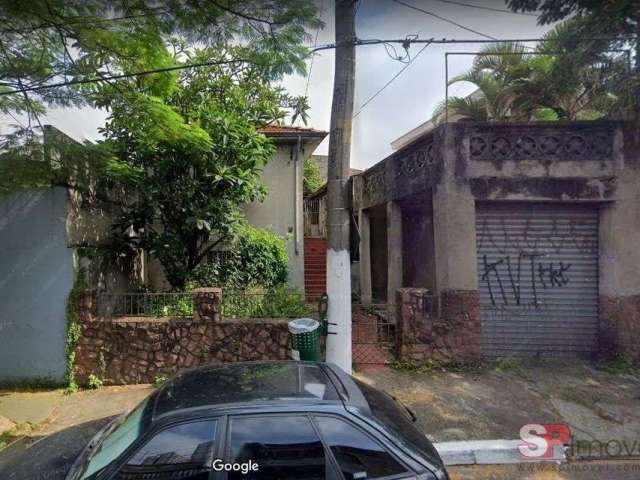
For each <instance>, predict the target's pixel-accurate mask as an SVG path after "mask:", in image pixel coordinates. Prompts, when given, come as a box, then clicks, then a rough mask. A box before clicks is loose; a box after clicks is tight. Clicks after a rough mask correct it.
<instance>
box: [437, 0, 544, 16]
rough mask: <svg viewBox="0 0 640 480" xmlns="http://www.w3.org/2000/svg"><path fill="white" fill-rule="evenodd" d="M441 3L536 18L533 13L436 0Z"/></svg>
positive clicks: (451, 0) (452, 0)
mask: <svg viewBox="0 0 640 480" xmlns="http://www.w3.org/2000/svg"><path fill="white" fill-rule="evenodd" d="M437 1H438V2H442V3H450V4H452V5H460V6H461V7H469V8H477V9H478V10H488V11H490V12H500V13H510V14H511V15H525V16H527V17H538V15H536V14H535V13H526V12H514V11H512V10H505V9H503V8H493V7H484V6H482V5H472V4H470V3H464V2H456V1H454V0H437Z"/></svg>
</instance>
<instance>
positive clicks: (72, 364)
mask: <svg viewBox="0 0 640 480" xmlns="http://www.w3.org/2000/svg"><path fill="white" fill-rule="evenodd" d="M86 288H87V285H86V283H85V279H84V273H83V272H82V271H80V272H78V274H77V276H76V279H75V282H74V284H73V287H72V288H71V291H70V292H69V297H68V298H67V333H66V337H65V344H64V351H65V357H66V363H67V364H66V370H65V377H64V378H65V380H64V384H65V388H66V390H65V391H66V392H67V393H74V392H76V391H78V384H77V382H76V372H75V370H76V346H77V345H78V340H80V335H81V334H82V330H81V328H80V323H79V321H78V308H79V304H78V302H79V300H80V298H81V296H82V292H83V291H84V290H85V289H86Z"/></svg>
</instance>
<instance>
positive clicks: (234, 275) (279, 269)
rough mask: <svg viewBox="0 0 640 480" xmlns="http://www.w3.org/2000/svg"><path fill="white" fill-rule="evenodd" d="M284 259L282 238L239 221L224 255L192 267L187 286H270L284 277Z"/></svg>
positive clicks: (285, 266)
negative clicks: (240, 225) (235, 235)
mask: <svg viewBox="0 0 640 480" xmlns="http://www.w3.org/2000/svg"><path fill="white" fill-rule="evenodd" d="M287 263H288V256H287V249H286V244H285V241H284V239H283V238H281V237H279V236H278V235H276V234H275V233H273V232H271V231H269V230H266V229H261V228H255V227H252V226H251V225H243V226H242V227H241V228H240V230H239V231H238V234H237V237H236V239H235V240H234V241H232V242H231V248H230V249H229V250H228V251H227V252H226V254H225V255H224V256H219V257H217V258H214V259H213V260H212V261H210V262H205V263H203V264H201V265H199V266H198V267H196V269H195V270H194V271H193V272H192V273H191V276H190V282H189V286H190V287H215V286H221V287H223V288H235V289H246V288H248V287H252V286H262V287H266V288H270V287H274V286H277V285H281V284H283V283H285V282H286V281H287Z"/></svg>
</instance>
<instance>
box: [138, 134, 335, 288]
mask: <svg viewBox="0 0 640 480" xmlns="http://www.w3.org/2000/svg"><path fill="white" fill-rule="evenodd" d="M258 131H259V132H260V133H262V134H264V135H266V136H267V137H269V138H270V139H271V140H272V141H273V143H274V145H275V146H276V153H275V155H274V156H273V158H272V159H271V161H270V162H269V163H267V165H266V166H265V167H264V169H263V171H262V174H261V175H260V179H261V181H262V183H263V184H264V185H265V186H266V188H267V196H266V197H265V198H264V200H263V201H261V202H255V203H251V204H248V205H245V207H244V213H245V216H246V218H247V221H248V222H249V223H250V224H251V225H253V226H254V227H259V228H266V229H269V230H271V231H272V232H273V233H275V234H277V235H279V236H280V237H282V238H283V239H284V240H285V242H286V247H287V254H288V257H289V263H288V270H289V278H288V284H289V285H290V286H292V287H295V288H298V289H300V290H304V244H303V237H304V227H303V174H304V160H305V159H306V158H308V157H309V156H311V154H312V153H313V151H314V150H315V149H316V148H317V147H318V145H319V144H320V142H322V140H323V139H324V137H326V135H327V132H324V131H320V130H314V129H310V128H301V127H290V126H280V125H270V126H267V127H263V128H260V129H259V130H258ZM145 260H146V268H145V269H144V272H143V277H144V282H145V284H147V285H148V286H149V287H151V288H152V289H167V288H169V286H170V285H169V283H168V282H167V280H166V277H165V275H164V272H163V270H162V265H160V263H159V262H157V261H156V260H154V259H153V258H151V257H150V256H148V255H146V256H145Z"/></svg>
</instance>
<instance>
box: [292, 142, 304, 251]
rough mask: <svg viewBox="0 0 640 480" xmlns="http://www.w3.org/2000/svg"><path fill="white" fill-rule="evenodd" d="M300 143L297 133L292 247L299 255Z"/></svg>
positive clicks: (294, 165) (294, 160) (294, 162)
mask: <svg viewBox="0 0 640 480" xmlns="http://www.w3.org/2000/svg"><path fill="white" fill-rule="evenodd" d="M301 145H302V137H301V136H300V135H298V142H297V144H296V153H295V156H294V159H293V248H294V252H295V254H296V255H300V247H299V245H298V242H299V240H300V239H299V238H298V222H299V220H298V209H299V208H300V201H299V200H298V191H299V188H300V182H299V180H298V171H299V170H298V169H299V168H300V166H299V163H300V162H299V160H300V147H301Z"/></svg>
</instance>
